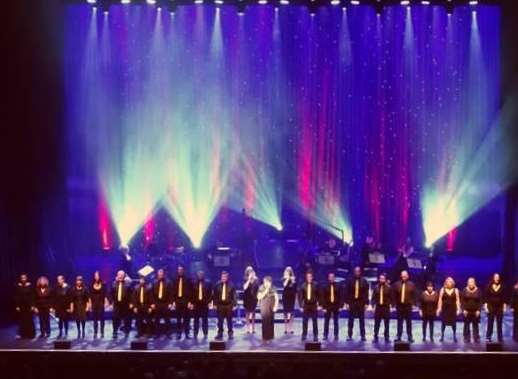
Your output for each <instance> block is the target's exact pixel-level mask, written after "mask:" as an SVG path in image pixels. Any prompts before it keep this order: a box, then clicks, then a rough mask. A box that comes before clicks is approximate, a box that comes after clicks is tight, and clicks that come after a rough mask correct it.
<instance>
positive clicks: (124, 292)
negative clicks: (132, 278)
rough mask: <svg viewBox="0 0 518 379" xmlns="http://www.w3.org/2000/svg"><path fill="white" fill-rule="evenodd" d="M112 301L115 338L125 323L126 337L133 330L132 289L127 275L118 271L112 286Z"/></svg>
mask: <svg viewBox="0 0 518 379" xmlns="http://www.w3.org/2000/svg"><path fill="white" fill-rule="evenodd" d="M110 300H111V302H112V304H113V315H112V322H113V338H117V336H118V332H119V329H120V328H121V324H122V323H123V322H124V326H123V329H122V330H123V331H124V334H125V335H126V337H127V336H128V335H129V332H130V330H131V313H130V312H131V311H130V307H129V306H130V301H131V287H130V285H129V284H128V283H127V281H126V273H125V272H124V271H122V270H119V271H117V276H116V277H115V281H114V282H113V284H112V288H111V293H110Z"/></svg>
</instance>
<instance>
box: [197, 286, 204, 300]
mask: <svg viewBox="0 0 518 379" xmlns="http://www.w3.org/2000/svg"><path fill="white" fill-rule="evenodd" d="M202 299H203V285H202V284H201V282H200V284H199V286H198V300H200V301H201V300H202Z"/></svg>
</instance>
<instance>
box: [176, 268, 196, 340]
mask: <svg viewBox="0 0 518 379" xmlns="http://www.w3.org/2000/svg"><path fill="white" fill-rule="evenodd" d="M176 272H177V277H176V279H175V280H174V281H173V299H174V306H175V310H176V339H180V338H182V331H183V332H184V333H185V338H186V339H189V338H191V336H190V335H189V333H190V326H191V325H190V324H191V309H192V302H191V297H192V288H191V281H190V280H189V279H187V278H186V277H185V271H184V268H183V266H178V268H177V271H176Z"/></svg>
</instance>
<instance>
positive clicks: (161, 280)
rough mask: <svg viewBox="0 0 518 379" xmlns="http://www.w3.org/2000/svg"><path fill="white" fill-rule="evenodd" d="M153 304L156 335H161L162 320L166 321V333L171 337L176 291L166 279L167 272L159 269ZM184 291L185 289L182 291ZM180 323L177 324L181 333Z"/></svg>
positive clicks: (154, 286)
mask: <svg viewBox="0 0 518 379" xmlns="http://www.w3.org/2000/svg"><path fill="white" fill-rule="evenodd" d="M151 291H152V296H153V300H152V304H151V309H152V311H153V314H154V318H155V335H156V336H159V335H160V320H162V319H163V320H164V324H165V331H166V334H167V336H170V335H171V329H172V326H171V310H172V309H173V303H174V289H173V286H172V285H171V284H170V283H169V282H168V281H167V279H166V277H165V271H164V270H163V269H159V270H158V271H157V277H156V280H155V283H153V287H152V290H151ZM182 291H183V289H182ZM180 325H181V324H180V321H178V323H177V328H178V333H181V329H180Z"/></svg>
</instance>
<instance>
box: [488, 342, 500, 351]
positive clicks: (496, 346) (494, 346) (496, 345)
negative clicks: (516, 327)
mask: <svg viewBox="0 0 518 379" xmlns="http://www.w3.org/2000/svg"><path fill="white" fill-rule="evenodd" d="M486 351H504V347H503V345H502V343H501V342H488V343H486Z"/></svg>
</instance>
